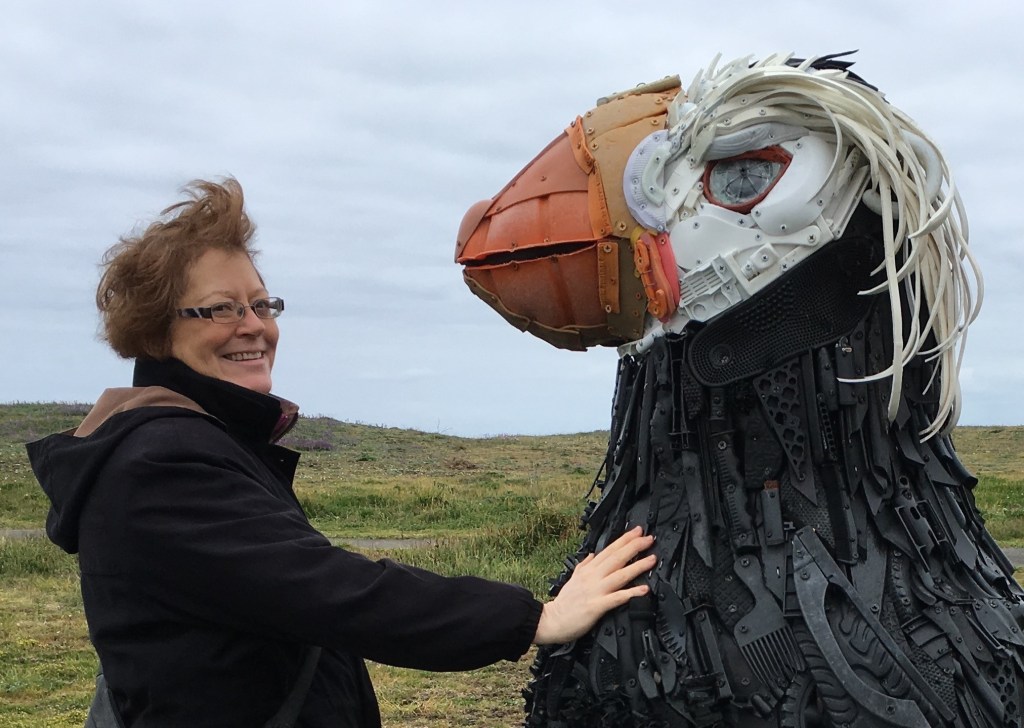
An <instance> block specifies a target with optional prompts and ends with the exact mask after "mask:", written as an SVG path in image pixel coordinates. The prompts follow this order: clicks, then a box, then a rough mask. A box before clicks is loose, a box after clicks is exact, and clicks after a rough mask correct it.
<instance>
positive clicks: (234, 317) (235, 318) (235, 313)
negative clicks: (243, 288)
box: [177, 298, 284, 324]
mask: <svg viewBox="0 0 1024 728" xmlns="http://www.w3.org/2000/svg"><path fill="white" fill-rule="evenodd" d="M247 308H251V309H252V312H253V313H254V314H256V315H257V316H258V317H259V318H261V319H274V318H277V317H278V316H280V315H281V312H282V311H284V299H283V298H260V299H258V300H256V301H253V302H252V303H239V302H238V301H221V302H220V303H215V304H213V305H211V306H195V307H193V308H179V309H177V314H178V316H180V317H181V318H204V319H210V320H211V321H216V322H217V323H218V324H234V323H238V322H239V321H241V320H242V319H243V318H244V317H245V309H247Z"/></svg>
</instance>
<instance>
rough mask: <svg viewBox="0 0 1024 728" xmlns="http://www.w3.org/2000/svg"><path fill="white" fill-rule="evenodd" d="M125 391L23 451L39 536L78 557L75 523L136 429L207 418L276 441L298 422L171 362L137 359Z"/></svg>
mask: <svg viewBox="0 0 1024 728" xmlns="http://www.w3.org/2000/svg"><path fill="white" fill-rule="evenodd" d="M132 384H133V385H135V386H132V387H121V388H116V389H108V390H107V391H105V392H104V393H103V394H102V395H101V396H100V398H99V399H98V400H97V401H96V404H95V406H94V407H93V408H92V410H90V412H89V414H88V415H86V417H85V419H84V420H82V423H81V424H80V425H79V426H78V427H77V428H76V429H74V430H68V431H67V432H62V433H58V434H56V435H50V436H49V437H44V438H43V439H41V440H37V441H35V442H31V443H29V444H28V445H27V448H28V457H29V462H31V463H32V471H33V472H34V473H35V476H36V479H37V480H38V481H39V484H40V485H41V486H42V487H43V491H44V492H45V493H46V495H47V496H48V497H49V499H50V503H51V508H50V512H49V514H47V517H46V533H47V535H48V536H49V537H50V540H51V541H53V542H54V543H55V544H57V545H58V546H60V547H61V548H62V549H64V550H65V551H67V552H68V553H77V552H78V520H79V515H80V514H81V511H82V508H83V507H84V505H85V502H86V500H87V499H88V497H89V494H90V492H91V490H92V487H93V484H94V483H95V482H96V478H97V475H98V474H99V472H100V470H101V469H102V468H103V466H104V464H105V463H106V462H107V459H108V458H109V456H110V454H111V453H112V452H113V450H114V449H115V448H117V447H118V445H120V444H121V441H122V440H124V438H125V437H127V436H128V434H129V433H131V432H132V431H133V430H134V429H135V428H136V427H138V426H140V425H142V424H144V423H145V422H148V421H149V420H153V419H156V418H159V417H182V416H192V417H206V418H209V419H210V420H212V421H214V422H216V423H217V424H218V425H219V426H220V427H223V428H224V429H225V430H227V431H228V432H229V433H230V434H231V435H232V436H234V437H236V438H238V439H240V440H242V441H251V442H259V443H267V442H276V441H277V440H278V439H279V438H281V437H282V436H283V435H284V434H285V433H286V432H287V431H288V430H289V429H291V427H292V426H293V425H294V424H295V422H296V420H297V419H298V410H299V408H298V406H297V405H295V404H294V403H292V402H289V401H288V400H285V399H281V398H280V397H275V396H272V395H267V394H261V393H259V392H254V391H252V390H250V389H246V388H244V387H240V386H238V385H236V384H233V383H231V382H226V381H224V380H221V379H216V378H214V377H209V376H206V375H203V374H200V373H198V372H196V371H195V370H193V369H191V368H190V367H188V366H187V365H186V364H184V363H183V362H181V361H178V360H177V359H166V360H163V361H156V360H152V359H137V360H136V361H135V373H134V376H133V380H132Z"/></svg>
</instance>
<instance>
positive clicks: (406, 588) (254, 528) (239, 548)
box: [107, 418, 541, 670]
mask: <svg viewBox="0 0 1024 728" xmlns="http://www.w3.org/2000/svg"><path fill="white" fill-rule="evenodd" d="M247 456H248V452H247V451H244V449H243V448H241V446H240V445H238V444H237V443H235V442H234V441H233V440H232V439H231V438H230V437H229V436H228V435H227V434H226V433H225V432H223V431H222V430H220V429H219V428H218V427H217V426H216V425H214V424H212V423H209V422H207V421H205V420H197V419H194V418H193V419H191V420H181V419H177V420H176V419H175V418H167V419H163V420H158V421H154V422H152V423H150V424H148V425H146V426H144V427H142V428H139V430H137V431H136V433H133V434H132V435H131V436H129V438H128V439H127V440H126V441H125V443H123V446H122V447H120V448H118V455H117V456H115V458H114V459H113V460H112V461H111V462H110V463H108V468H107V472H108V474H109V477H116V478H119V479H121V482H122V483H126V484H130V487H129V488H127V489H126V495H125V502H124V504H123V505H124V509H125V510H124V514H125V518H126V519H127V523H128V524H129V525H128V532H127V534H126V535H127V536H128V539H129V543H131V544H132V554H131V555H130V560H129V569H130V570H131V571H132V572H133V578H134V579H135V580H136V583H137V584H138V588H140V589H142V590H145V591H146V592H147V593H148V594H149V595H150V596H151V598H153V599H157V600H160V601H162V602H164V603H166V604H168V605H170V606H172V607H173V608H175V609H176V610H181V611H182V612H183V613H185V614H187V615H189V616H191V617H194V618H199V619H202V620H205V621H208V622H209V623H212V624H215V625H221V626H223V627H224V628H230V629H235V630H240V631H251V632H253V633H256V634H259V635H261V636H264V637H269V638H279V639H281V640H286V641H293V640H294V641H298V642H302V643H306V644H317V645H322V646H325V647H333V648H338V649H342V650H346V651H349V652H353V653H355V654H358V655H361V656H363V657H366V658H369V659H372V660H375V661H377V662H382V663H386V664H391V665H397V666H403V667H415V668H419V669H428V670H464V669H472V668H476V667H480V666H483V665H487V664H491V663H493V662H496V661H498V660H502V659H509V660H516V659H518V658H519V657H521V656H522V654H523V653H524V652H525V651H526V650H527V649H528V648H529V646H530V643H531V641H532V638H533V636H534V634H535V632H536V627H537V622H538V620H539V618H540V611H541V605H540V604H539V603H538V602H537V601H536V600H535V599H534V598H533V596H532V595H531V594H530V592H529V591H528V590H526V589H524V588H522V587H518V586H513V585H509V584H501V583H498V582H493V581H488V580H485V579H480V578H476V577H470V576H462V577H443V576H440V575H437V574H434V573H431V572H428V571H425V570H423V569H418V568H414V567H410V566H405V565H402V564H398V563H395V562H393V561H389V560H382V561H372V560H370V559H367V558H365V557H363V556H361V555H359V554H355V553H352V552H348V551H345V550H343V549H341V548H337V547H335V546H332V545H331V544H330V542H329V541H328V540H327V539H326V538H325V537H324V536H323V535H322V534H320V533H318V532H317V531H316V530H315V529H314V528H313V527H312V526H311V525H310V524H309V522H308V521H307V520H306V518H305V516H304V515H303V514H302V512H301V509H300V508H299V507H298V505H297V503H295V502H294V501H293V500H292V499H291V497H290V490H289V491H288V494H289V495H288V496H287V497H281V496H282V494H281V493H275V492H274V488H273V487H272V486H271V484H268V483H266V482H261V478H260V477H259V476H260V473H259V472H258V471H254V470H253V468H252V464H251V463H248V464H247V462H246V461H247ZM262 480H264V481H265V479H262Z"/></svg>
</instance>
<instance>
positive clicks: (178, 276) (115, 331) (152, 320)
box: [96, 177, 256, 359]
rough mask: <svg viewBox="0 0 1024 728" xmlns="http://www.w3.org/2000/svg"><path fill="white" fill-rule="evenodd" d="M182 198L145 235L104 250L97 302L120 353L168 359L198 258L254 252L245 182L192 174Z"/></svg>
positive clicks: (106, 335) (105, 327) (105, 337)
mask: <svg viewBox="0 0 1024 728" xmlns="http://www.w3.org/2000/svg"><path fill="white" fill-rule="evenodd" d="M182 192H183V193H185V194H186V195H187V197H188V199H186V200H182V201H181V202H177V203H175V204H173V205H171V206H170V207H168V208H167V209H165V210H164V211H163V212H161V213H160V217H159V218H158V219H157V220H156V221H154V222H153V223H151V224H150V225H149V227H147V228H146V229H145V230H144V231H143V232H142V234H141V235H131V236H126V237H122V238H120V240H119V241H118V242H117V243H116V244H115V245H113V246H112V247H111V248H110V249H109V250H107V252H106V253H104V255H103V260H102V263H101V267H102V269H103V275H102V277H101V279H100V283H99V286H98V287H97V289H96V306H97V308H99V310H100V315H101V317H102V319H103V332H102V334H101V338H102V339H103V340H105V341H106V342H107V343H108V344H110V347H111V348H112V349H113V350H114V351H115V352H116V353H117V354H118V355H119V356H121V357H124V358H126V359H133V358H137V357H144V358H150V359H166V358H167V357H168V356H170V329H171V323H172V322H173V321H174V310H175V308H177V306H178V304H179V301H180V300H181V297H182V296H183V295H184V293H185V290H186V288H187V286H188V273H189V270H190V268H191V266H192V264H193V263H195V261H196V260H197V259H198V258H199V257H200V256H201V255H202V254H203V253H205V252H206V251H207V250H210V249H218V250H225V251H229V252H238V253H245V254H246V255H248V256H249V259H250V260H253V258H254V257H255V255H256V250H254V249H253V248H252V245H251V240H252V236H253V234H254V233H255V232H256V226H255V224H254V223H253V222H252V221H251V220H250V219H249V216H248V215H247V214H246V212H245V205H244V202H245V200H244V196H243V194H242V186H241V185H240V184H239V183H238V181H237V180H235V179H234V178H232V177H228V178H226V179H224V180H223V181H221V182H219V183H218V182H209V181H206V180H195V181H193V182H190V183H189V184H188V185H186V186H185V187H184V188H183V189H182Z"/></svg>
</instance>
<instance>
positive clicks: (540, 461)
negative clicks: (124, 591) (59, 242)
mask: <svg viewBox="0 0 1024 728" xmlns="http://www.w3.org/2000/svg"><path fill="white" fill-rule="evenodd" d="M87 411H88V405H84V404H75V403H72V404H68V403H50V404H8V405H0V530H9V529H39V528H41V527H42V526H43V524H44V522H45V518H46V511H47V507H48V503H47V500H46V498H45V496H44V495H43V493H42V491H41V490H40V489H39V487H38V485H37V484H36V482H35V479H34V477H33V475H32V472H31V469H30V468H29V465H28V461H27V458H26V456H25V449H24V443H25V442H27V441H29V440H33V439H36V438H38V437H42V436H44V435H46V434H49V433H51V432H57V431H61V430H65V429H69V428H72V427H74V426H75V425H77V423H78V422H79V421H80V420H81V418H82V417H83V416H84V414H85V413H86V412H87ZM606 437H607V433H604V432H591V433H583V434H574V435H552V436H547V437H525V436H523V437H520V436H502V437H492V438H484V439H474V438H460V437H452V436H448V435H441V434H436V433H424V432H417V431H413V430H400V429H394V428H386V427H373V426H368V425H360V424H353V423H348V422H339V421H337V420H333V419H330V418H325V417H309V418H306V417H304V418H302V419H301V420H300V421H299V423H298V425H297V426H296V428H295V429H294V430H293V431H292V432H291V433H289V435H288V437H287V438H286V440H285V441H284V444H286V445H289V446H290V447H293V448H295V449H298V450H300V451H301V452H302V459H301V462H300V466H299V470H298V473H297V478H296V492H297V493H298V495H299V498H300V500H301V501H302V502H303V505H304V507H305V508H306V510H307V512H308V513H309V514H310V517H311V519H312V520H313V522H314V524H315V525H316V526H317V527H318V528H319V529H320V530H321V531H323V532H324V533H325V534H327V535H328V536H331V537H332V538H334V539H336V540H338V541H341V542H344V541H346V540H349V539H353V540H354V539H366V538H389V539H395V538H428V539H430V540H431V544H432V545H431V546H429V547H427V548H418V549H403V550H392V551H386V550H381V549H376V548H373V547H372V545H371V546H363V547H362V548H361V550H363V551H365V552H366V553H368V554H369V555H371V556H375V557H376V556H390V557H392V558H396V559H398V560H401V561H406V562H408V563H414V564H417V565H421V566H424V567H426V568H430V569H433V570H436V571H440V572H442V573H473V574H479V575H482V576H487V577H491V578H495V579H501V580H503V581H511V582H516V583H521V584H524V585H526V586H527V587H529V588H530V589H533V590H534V592H535V593H537V594H538V595H541V596H543V595H544V594H545V593H546V591H547V585H548V580H549V579H550V578H551V577H552V576H554V575H555V574H556V573H557V572H558V571H559V570H560V569H561V563H562V560H563V559H564V558H565V556H566V555H568V554H569V553H572V552H573V551H575V548H576V545H577V543H578V541H579V538H580V534H579V531H578V528H577V523H578V519H579V514H580V513H581V511H582V509H583V506H584V505H585V502H586V494H587V491H588V490H589V488H590V485H591V482H592V480H593V477H594V474H595V472H596V471H597V468H598V466H599V465H600V463H601V460H602V458H603V456H604V450H605V445H606V442H605V440H606ZM955 442H956V446H957V449H958V451H959V453H960V456H961V458H962V460H963V461H964V463H965V464H966V465H967V466H968V468H970V469H971V470H972V472H974V473H975V474H976V475H977V476H978V478H979V485H978V488H977V489H976V498H977V501H978V504H979V507H980V508H981V510H982V513H983V514H984V516H985V518H986V520H987V523H988V526H989V528H990V530H991V531H992V533H993V535H994V536H995V537H996V539H997V540H998V541H1000V543H1002V544H1003V545H1004V546H1009V545H1013V546H1024V427H962V428H959V429H958V430H957V432H956V435H955ZM0 635H3V637H2V638H0V725H3V726H7V727H8V728H41V727H42V726H65V725H66V726H80V725H82V723H83V722H84V719H85V712H86V707H87V705H88V703H89V699H90V697H91V692H92V678H93V675H94V673H95V665H96V661H95V655H94V653H93V651H92V648H91V646H90V644H89V642H88V638H87V634H86V628H85V622H84V618H83V617H82V608H81V598H80V596H79V592H78V579H77V568H76V561H75V559H74V558H73V557H70V556H68V555H66V554H64V553H63V552H61V551H59V550H58V549H57V548H56V547H53V546H52V545H50V544H49V542H48V541H46V540H45V539H18V540H11V539H5V538H2V537H0ZM529 663H530V658H529V657H527V658H526V659H524V660H522V661H520V662H519V663H515V664H511V663H506V664H503V665H496V666H493V667H490V668H487V669H484V670H478V671H475V672H472V673H449V674H436V673H426V672H419V671H413V670H398V669H394V668H389V667H385V666H381V665H372V666H371V672H372V674H373V680H374V684H375V685H376V687H377V690H378V695H379V698H380V701H381V709H382V712H383V715H384V720H385V725H390V726H406V725H416V726H438V727H440V726H446V727H447V726H479V727H480V728H483V727H485V726H486V728H495V726H499V727H500V726H517V725H519V724H520V722H521V711H522V702H521V698H520V697H519V689H520V688H521V687H522V686H524V685H525V684H526V682H527V680H528V678H529V676H528V669H527V668H528V666H529Z"/></svg>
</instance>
